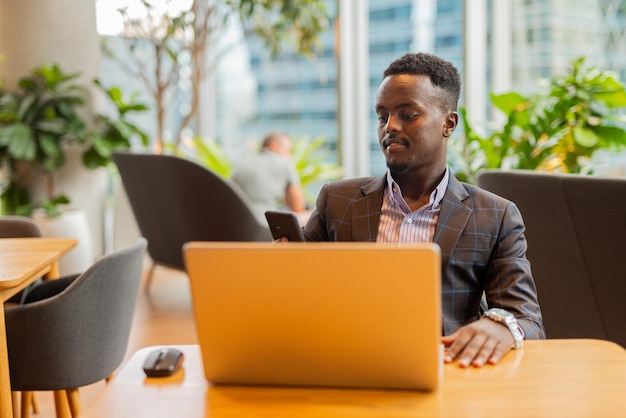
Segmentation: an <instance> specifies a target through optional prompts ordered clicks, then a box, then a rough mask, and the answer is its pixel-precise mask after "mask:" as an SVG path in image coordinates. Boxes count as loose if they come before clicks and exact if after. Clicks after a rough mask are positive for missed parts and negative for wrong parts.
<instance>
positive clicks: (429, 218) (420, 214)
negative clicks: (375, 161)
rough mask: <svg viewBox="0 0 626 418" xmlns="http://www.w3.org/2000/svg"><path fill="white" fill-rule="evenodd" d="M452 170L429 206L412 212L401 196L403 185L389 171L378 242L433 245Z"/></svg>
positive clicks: (442, 180) (430, 200) (432, 196)
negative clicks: (425, 243) (429, 243)
mask: <svg viewBox="0 0 626 418" xmlns="http://www.w3.org/2000/svg"><path fill="white" fill-rule="evenodd" d="M448 179H449V171H448V168H446V172H445V174H444V176H443V179H441V181H440V182H439V184H438V185H437V187H436V188H435V190H433V191H432V193H431V194H430V199H429V202H428V204H427V205H424V206H422V207H421V208H419V209H417V210H415V211H411V209H410V208H409V205H408V204H407V203H406V201H405V200H404V198H403V197H402V191H401V190H400V186H399V185H398V183H396V182H395V180H394V179H393V177H391V172H390V171H389V170H387V187H386V188H385V191H384V194H383V204H382V207H381V211H380V223H379V225H378V236H377V238H376V242H392V243H396V242H397V243H399V244H404V243H415V242H433V238H434V236H435V228H436V227H437V221H438V219H439V212H440V210H441V201H442V200H443V196H444V194H445V192H446V188H447V187H448Z"/></svg>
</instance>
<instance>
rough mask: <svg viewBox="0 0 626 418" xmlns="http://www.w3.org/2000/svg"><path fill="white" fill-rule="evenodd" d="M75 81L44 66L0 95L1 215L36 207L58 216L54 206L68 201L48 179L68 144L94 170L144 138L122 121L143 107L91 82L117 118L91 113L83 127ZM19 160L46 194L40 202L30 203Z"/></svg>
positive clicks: (82, 91)
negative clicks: (5, 175) (4, 177)
mask: <svg viewBox="0 0 626 418" xmlns="http://www.w3.org/2000/svg"><path fill="white" fill-rule="evenodd" d="M78 77H79V74H78V73H73V74H69V73H65V72H64V71H62V70H61V68H60V67H59V66H58V65H56V64H45V65H42V66H41V67H37V68H35V69H34V70H33V71H32V73H31V74H30V75H28V76H26V77H23V78H22V79H20V81H19V83H18V88H17V89H16V90H15V91H0V157H1V158H0V165H7V166H8V172H9V181H8V184H7V185H6V186H5V188H4V190H3V192H2V205H3V207H2V209H3V210H2V213H4V214H19V215H30V214H31V212H32V211H33V209H35V208H36V207H42V208H44V209H45V210H46V212H47V213H48V214H49V215H51V216H55V215H58V214H59V213H60V211H59V208H58V207H59V205H65V204H68V203H70V201H69V199H68V197H67V196H65V195H64V194H62V193H57V191H56V190H55V186H54V175H53V174H54V173H55V172H56V171H57V170H59V169H60V168H61V167H62V166H63V165H64V163H65V151H64V147H65V146H67V145H68V144H71V143H77V144H83V145H84V146H85V148H86V150H85V153H84V155H83V161H84V163H85V166H86V167H88V168H97V167H102V166H107V165H108V164H111V159H110V157H111V154H112V152H113V151H115V150H119V149H127V148H129V147H130V145H131V144H130V140H131V138H132V137H133V136H134V135H138V136H140V137H141V140H142V141H143V142H144V143H146V142H147V137H146V135H145V134H144V133H143V132H142V131H141V130H140V129H139V128H137V127H136V126H134V125H133V124H131V123H130V122H128V121H127V120H126V119H125V116H126V114H127V113H129V112H131V111H143V110H145V109H147V107H146V106H145V105H142V104H139V103H135V102H132V101H131V102H125V101H124V100H123V99H122V97H121V92H120V91H119V89H117V88H115V87H114V88H110V89H106V88H104V87H103V86H101V85H100V84H99V83H96V84H97V85H98V86H99V87H100V88H102V90H103V91H104V92H105V93H106V94H107V95H108V97H109V98H110V99H111V102H112V103H113V104H114V106H115V108H116V109H117V111H118V117H117V118H110V117H108V116H105V115H97V116H96V118H95V121H94V122H93V123H89V122H88V120H86V119H85V117H84V116H83V113H84V112H85V111H86V109H85V107H84V104H85V100H86V93H87V91H86V87H85V86H82V85H80V84H78V83H77V82H76V79H77V78H78ZM20 162H24V163H28V164H31V165H32V171H33V172H34V173H36V174H38V175H41V177H42V179H43V181H44V183H45V185H44V186H45V187H44V188H45V194H46V197H45V198H44V199H43V200H42V201H41V202H37V203H33V202H32V201H31V198H30V194H29V191H28V188H27V186H26V184H25V182H24V179H23V178H21V177H20V176H19V175H18V173H17V171H16V165H17V164H19V163H20ZM29 175H30V173H29Z"/></svg>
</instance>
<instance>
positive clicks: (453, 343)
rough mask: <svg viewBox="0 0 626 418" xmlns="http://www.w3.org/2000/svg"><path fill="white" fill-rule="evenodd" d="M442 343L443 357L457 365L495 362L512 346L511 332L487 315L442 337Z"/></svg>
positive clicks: (475, 365) (479, 364)
mask: <svg viewBox="0 0 626 418" xmlns="http://www.w3.org/2000/svg"><path fill="white" fill-rule="evenodd" d="M441 341H442V342H443V344H444V346H445V347H446V352H445V354H444V361H445V362H446V363H451V362H453V361H454V360H458V361H459V366H461V367H469V366H470V365H472V366H474V367H481V366H482V365H484V364H485V363H489V364H496V363H498V362H499V361H500V359H501V358H502V357H504V355H505V354H506V353H508V352H509V351H511V349H512V348H513V343H514V342H515V340H514V339H513V335H511V332H510V331H509V330H508V328H507V327H506V326H505V325H503V324H500V323H498V322H495V321H492V320H491V319H489V318H482V319H480V320H478V321H475V322H472V323H471V324H467V325H465V326H464V327H462V328H460V329H459V330H457V331H456V332H455V333H454V334H450V335H447V336H444V337H442V339H441Z"/></svg>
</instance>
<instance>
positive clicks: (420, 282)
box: [184, 242, 442, 390]
mask: <svg viewBox="0 0 626 418" xmlns="http://www.w3.org/2000/svg"><path fill="white" fill-rule="evenodd" d="M184 257H185V263H186V269H187V273H188V275H189V279H190V282H191V291H192V301H193V306H194V316H195V320H196V326H197V332H198V338H199V344H200V348H201V352H202V358H203V365H204V372H205V376H206V378H207V380H208V381H210V382H212V383H216V384H220V383H222V384H252V385H298V386H327V387H362V388H395V389H421V390H432V389H435V388H436V387H437V385H438V384H439V381H440V377H441V367H442V359H441V355H442V347H441V344H440V340H441V306H440V305H441V294H440V286H441V284H440V282H441V273H440V270H441V262H440V253H439V249H438V247H437V246H436V245H434V244H420V245H415V246H396V245H380V244H376V243H280V244H272V243H247V242H246V243H241V242H239V243H233V242H230V243H226V242H192V243H188V244H186V245H185V247H184Z"/></svg>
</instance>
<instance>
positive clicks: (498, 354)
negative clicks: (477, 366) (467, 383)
mask: <svg viewBox="0 0 626 418" xmlns="http://www.w3.org/2000/svg"><path fill="white" fill-rule="evenodd" d="M509 351H511V348H510V347H508V346H506V345H504V344H498V345H497V346H496V347H495V349H494V350H493V353H492V354H491V356H490V357H489V364H498V363H499V362H500V360H502V357H504V355H505V354H506V353H508V352H509Z"/></svg>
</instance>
